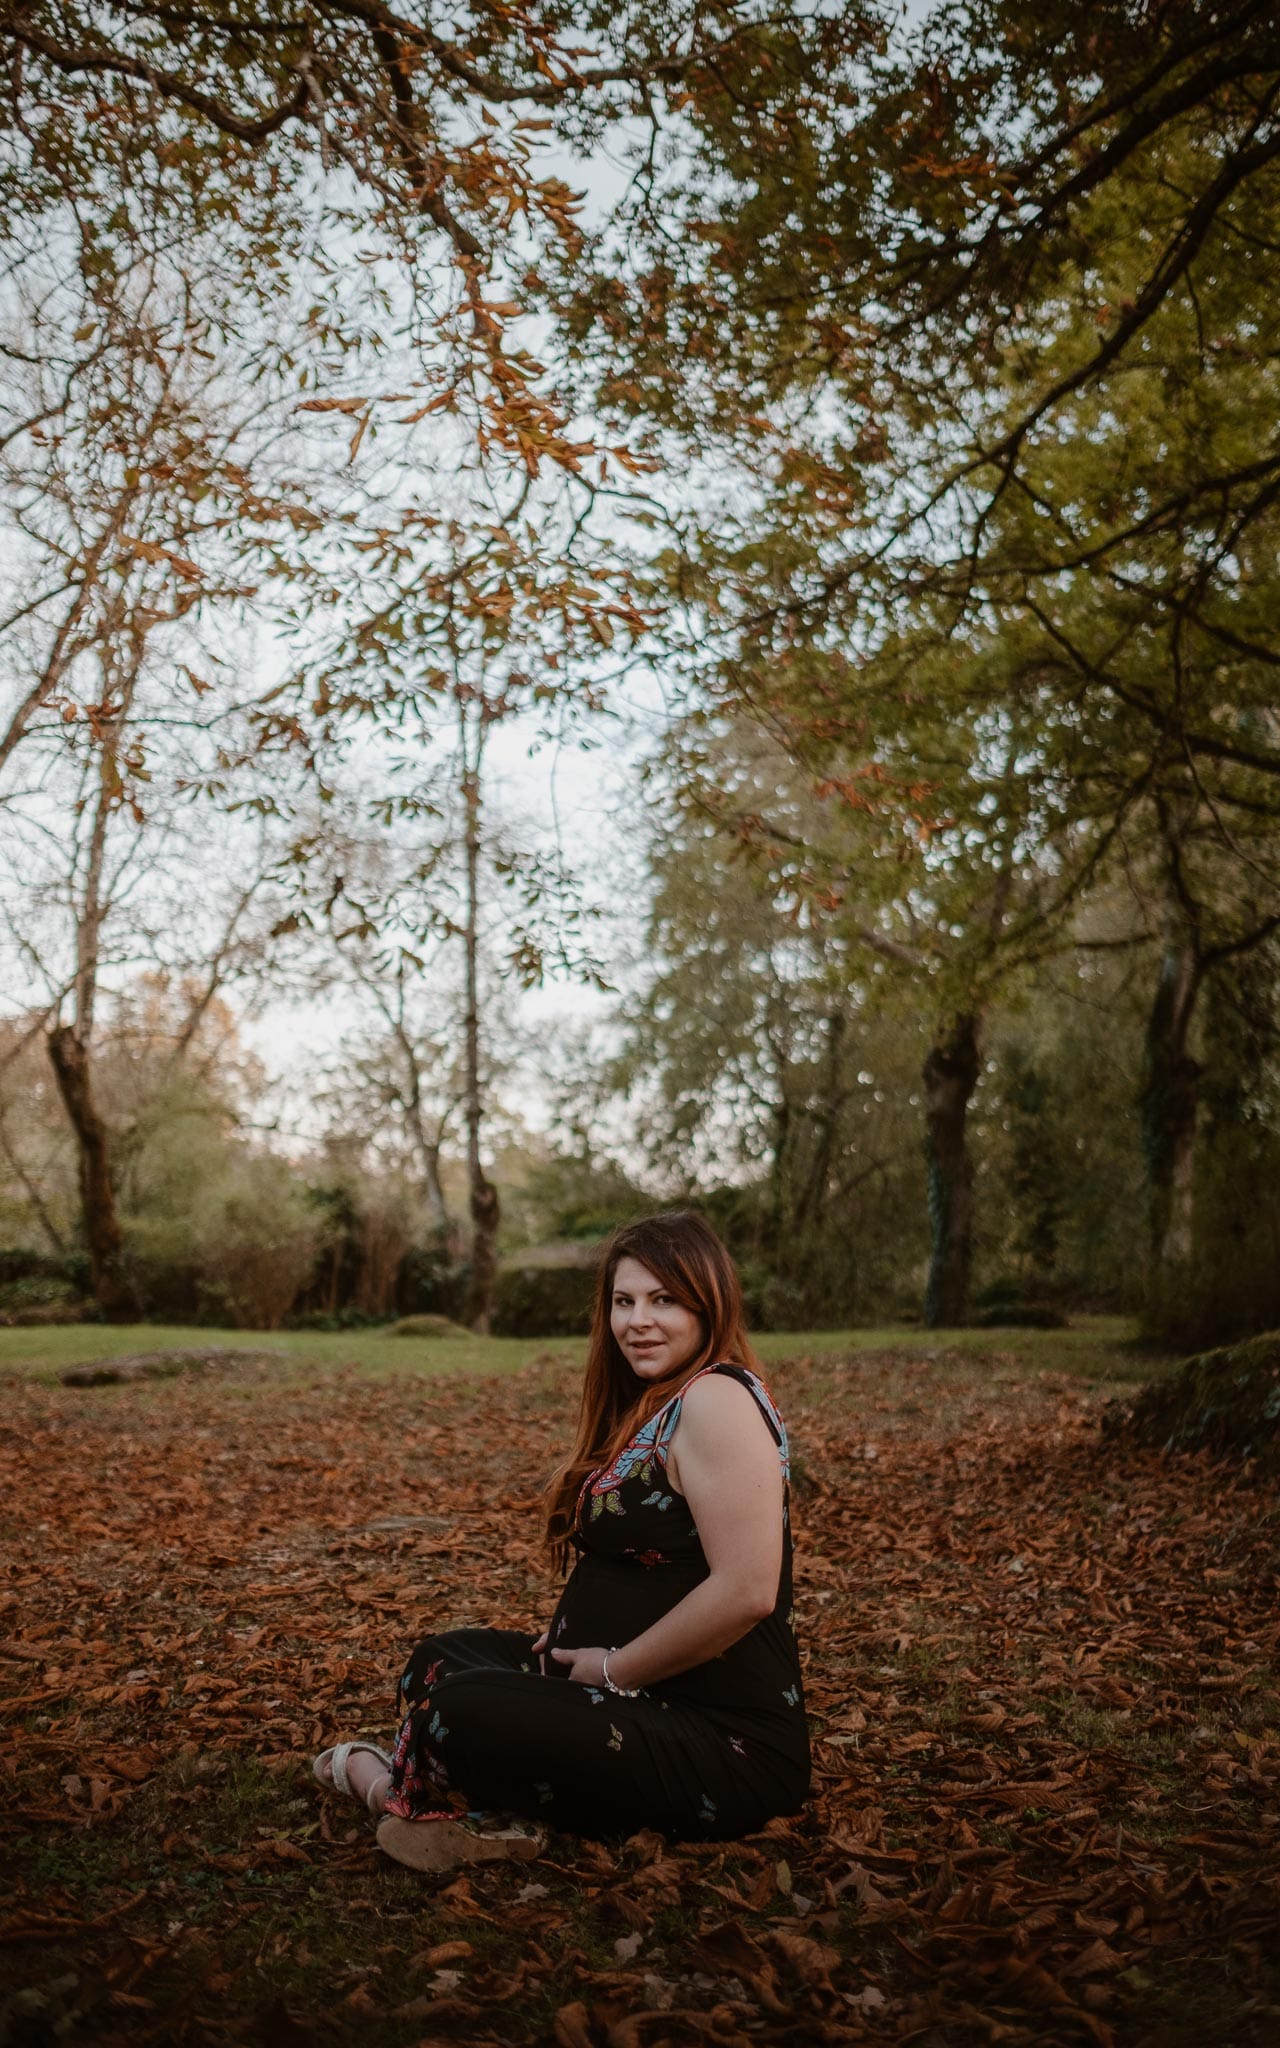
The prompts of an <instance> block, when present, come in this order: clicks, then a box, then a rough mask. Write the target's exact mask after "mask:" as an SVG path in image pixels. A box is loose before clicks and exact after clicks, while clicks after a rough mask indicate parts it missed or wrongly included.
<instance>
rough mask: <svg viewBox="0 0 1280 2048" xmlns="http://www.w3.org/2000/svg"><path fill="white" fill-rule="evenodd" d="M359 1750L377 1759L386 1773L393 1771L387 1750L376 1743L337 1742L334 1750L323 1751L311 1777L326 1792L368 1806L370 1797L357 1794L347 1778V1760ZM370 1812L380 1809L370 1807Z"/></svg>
mask: <svg viewBox="0 0 1280 2048" xmlns="http://www.w3.org/2000/svg"><path fill="white" fill-rule="evenodd" d="M357 1750H361V1751H363V1753H364V1755H365V1756H373V1757H376V1758H377V1759H378V1762H379V1763H380V1764H381V1765H382V1768H383V1770H384V1771H389V1770H390V1769H391V1758H390V1757H389V1756H388V1755H387V1752H386V1750H385V1749H379V1748H378V1745H377V1743H376V1742H335V1744H334V1746H333V1748H332V1749H322V1750H321V1752H320V1754H319V1756H318V1757H317V1758H316V1760H315V1762H314V1763H313V1764H312V1766H311V1775H312V1777H313V1778H314V1779H315V1781H316V1783H317V1785H323V1786H324V1789H325V1791H326V1792H345V1793H346V1794H347V1796H348V1798H351V1799H358V1800H359V1801H360V1803H361V1805H368V1795H367V1794H365V1793H362V1792H357V1791H356V1789H355V1787H354V1785H352V1784H351V1782H350V1780H349V1779H348V1777H347V1758H348V1757H350V1756H354V1755H355V1753H356V1751H357ZM326 1764H327V1765H328V1771H327V1772H326V1770H325V1766H326ZM369 1789H370V1791H372V1790H373V1787H372V1786H370V1788H369ZM369 1811H370V1813H373V1812H375V1811H380V1809H377V1808H374V1807H373V1806H369Z"/></svg>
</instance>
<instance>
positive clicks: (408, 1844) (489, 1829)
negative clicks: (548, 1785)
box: [378, 1813, 547, 1872]
mask: <svg viewBox="0 0 1280 2048" xmlns="http://www.w3.org/2000/svg"><path fill="white" fill-rule="evenodd" d="M546 1840H547V1838H546V1836H545V1834H543V1833H542V1831H541V1829H539V1828H535V1827H530V1826H526V1825H525V1824H524V1823H523V1822H521V1821H486V1820H479V1819H476V1820H472V1819H470V1818H464V1817H463V1816H462V1815H461V1814H457V1815H454V1814H449V1815H437V1816H433V1817H432V1818H431V1819H428V1820H404V1819H402V1818H401V1817H400V1815H399V1814H395V1813H388V1814H386V1815H384V1817H383V1818H382V1820H380V1821H379V1823H378V1847H379V1848H380V1849H381V1850H382V1851H383V1853H384V1854H385V1855H387V1856H391V1857H394V1859H395V1861H396V1862H397V1863H403V1864H405V1865H407V1867H408V1868H409V1869H410V1870H431V1871H439V1872H444V1871H447V1870H457V1869H458V1868H459V1866H460V1865H461V1864H464V1863H501V1862H514V1863H528V1862H529V1861H530V1860H531V1858H533V1857H534V1856H537V1855H539V1854H540V1852H541V1851H542V1850H543V1849H544V1848H545V1847H546Z"/></svg>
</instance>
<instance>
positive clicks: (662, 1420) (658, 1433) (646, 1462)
mask: <svg viewBox="0 0 1280 2048" xmlns="http://www.w3.org/2000/svg"><path fill="white" fill-rule="evenodd" d="M716 1370H717V1368H716V1367H715V1366H714V1365H705V1366H703V1368H702V1371H701V1372H696V1373H694V1375H693V1379H690V1380H686V1381H685V1384H684V1385H683V1386H682V1387H681V1389H680V1391H679V1393H677V1394H673V1395H672V1396H671V1399H670V1400H669V1401H668V1402H667V1403H666V1404H665V1406H663V1407H661V1408H659V1410H658V1412H657V1414H656V1415H651V1416H650V1417H649V1420H648V1421H647V1422H645V1423H642V1424H641V1426H640V1428H639V1429H638V1430H637V1431H636V1433H635V1435H634V1436H633V1437H632V1438H631V1441H630V1442H629V1443H625V1444H624V1445H623V1446H622V1449H621V1450H620V1451H619V1452H618V1453H617V1455H616V1457H614V1458H613V1459H612V1460H611V1462H610V1463H609V1464H608V1465H601V1466H599V1467H598V1468H597V1470H596V1471H594V1472H589V1473H588V1474H587V1476H586V1478H585V1479H584V1480H583V1482H582V1491H581V1493H580V1494H579V1496H578V1515H579V1517H580V1516H581V1514H582V1511H583V1507H584V1505H585V1503H586V1501H587V1500H588V1498H589V1499H590V1502H591V1506H590V1508H589V1509H588V1511H587V1512H588V1514H589V1516H590V1519H591V1520H592V1521H594V1520H595V1518H596V1516H597V1515H602V1514H610V1515H623V1514H625V1513H626V1509H625V1508H624V1507H623V1505H622V1501H621V1499H620V1497H619V1495H620V1490H621V1488H622V1487H623V1486H624V1485H625V1483H626V1481H627V1480H628V1479H639V1480H641V1481H642V1482H643V1484H644V1485H646V1486H649V1487H652V1486H653V1483H654V1468H655V1466H657V1465H660V1466H661V1469H662V1471H663V1473H664V1474H665V1471H666V1464H667V1449H668V1446H669V1445H670V1442H671V1439H672V1437H673V1436H674V1435H675V1432H676V1424H677V1423H678V1422H679V1420H680V1409H681V1405H682V1403H683V1401H684V1397H685V1395H686V1394H687V1393H688V1391H689V1389H690V1387H691V1386H692V1385H693V1383H694V1380H700V1379H701V1378H702V1377H703V1375H704V1374H705V1373H709V1372H715V1371H716ZM742 1370H743V1371H744V1372H746V1371H747V1369H746V1367H745V1366H744V1367H743V1368H742ZM747 1378H748V1379H749V1380H750V1381H751V1384H752V1388H753V1390H754V1392H755V1393H756V1396H757V1398H758V1399H759V1401H760V1405H761V1407H762V1408H763V1409H764V1411H765V1413H766V1414H767V1416H768V1417H769V1419H770V1421H771V1422H772V1424H773V1426H774V1429H775V1430H776V1431H777V1436H778V1456H779V1458H780V1459H781V1460H782V1476H783V1479H784V1481H789V1480H790V1478H791V1457H790V1451H789V1448H788V1444H787V1430H786V1424H785V1423H784V1422H783V1420H782V1417H781V1416H780V1415H779V1413H778V1409H777V1405H776V1403H775V1401H774V1399H773V1396H772V1394H771V1393H770V1392H769V1389H768V1387H766V1385H765V1383H764V1381H763V1380H762V1379H761V1378H760V1375H759V1374H758V1373H754V1372H747ZM673 1498H674V1496H673V1495H672V1494H669V1493H663V1492H662V1491H661V1489H658V1490H657V1491H653V1492H650V1494H649V1496H648V1498H647V1499H646V1500H645V1501H643V1502H642V1503H641V1505H642V1506H644V1507H647V1508H648V1507H655V1508H658V1509H659V1510H665V1509H666V1508H669V1507H670V1505H671V1503H672V1500H673ZM783 1511H784V1514H785V1504H784V1510H783Z"/></svg>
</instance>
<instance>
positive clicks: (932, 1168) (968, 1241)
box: [922, 1011, 981, 1329]
mask: <svg viewBox="0 0 1280 2048" xmlns="http://www.w3.org/2000/svg"><path fill="white" fill-rule="evenodd" d="M980 1070H981V1057H980V1054H979V1050H978V1018H977V1016H976V1015H975V1014H974V1013H973V1012H972V1011H961V1012H960V1013H959V1014H958V1015H956V1016H953V1017H949V1018H947V1019H945V1020H944V1022H943V1023H942V1025H941V1026H940V1028H939V1030H938V1032H937V1034H936V1036H935V1037H934V1040H933V1043H932V1045H931V1046H930V1047H929V1050H928V1053H927V1054H926V1055H925V1061H924V1066H923V1069H922V1073H923V1078H924V1100H925V1160H926V1164H927V1166H928V1173H929V1229H930V1235H931V1240H932V1250H931V1255H930V1260H929V1280H928V1285H927V1287H926V1289H925V1297H924V1319H925V1321H926V1323H927V1324H928V1325H929V1327H930V1328H931V1329H938V1328H943V1327H945V1328H955V1327H956V1326H957V1325H958V1324H960V1323H963V1322H964V1320H965V1317H966V1315H967V1314H968V1309H969V1277H970V1272H971V1269H972V1266H973V1161H972V1159H971V1158H970V1156H969V1145H968V1137H967V1131H966V1123H967V1118H968V1113H969V1102H970V1099H971V1097H972V1095H973V1091H974V1089H975V1088H976V1087H977V1085H978V1074H979V1072H980Z"/></svg>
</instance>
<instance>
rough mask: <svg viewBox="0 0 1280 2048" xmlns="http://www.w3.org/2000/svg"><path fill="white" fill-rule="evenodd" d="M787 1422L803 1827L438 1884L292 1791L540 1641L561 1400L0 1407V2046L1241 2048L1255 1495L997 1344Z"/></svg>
mask: <svg viewBox="0 0 1280 2048" xmlns="http://www.w3.org/2000/svg"><path fill="white" fill-rule="evenodd" d="M1002 1347H1003V1348H1002ZM1040 1355H1041V1356H1042V1355H1043V1354H1040ZM771 1378H772V1381H773V1384H774V1388H775V1391H776V1392H777V1393H778V1395H779V1398H780V1400H781V1401H782V1404H783V1406H784V1408H785V1410H786V1412H787V1414H788V1418H789V1420H790V1423H791V1425H792V1431H793V1436H794V1439H795V1447H796V1450H797V1453H798V1467H799V1484H798V1499H797V1520H798V1560H797V1563H798V1583H799V1600H798V1605H799V1614H800V1628H801V1632H802V1636H803V1640H804V1643H805V1645H806V1647H807V1652H808V1686H809V1703H810V1708H811V1711H812V1716H813V1725H814V1732H815V1738H816V1739H815V1758H816V1765H817V1774H816V1782H815V1792H816V1796H815V1798H814V1801H813V1804H812V1806H811V1807H810V1808H809V1809H808V1810H807V1811H806V1812H805V1813H804V1814H803V1815H802V1816H801V1817H800V1818H798V1819H797V1820H795V1821H794V1822H788V1823H785V1824H783V1823H775V1824H774V1825H773V1826H772V1827H771V1828H770V1829H769V1830H768V1831H767V1832H766V1834H765V1835H763V1836H760V1837H757V1838H755V1839H754V1840H752V1841H749V1842H746V1843H742V1844H734V1845H729V1846H717V1847H714V1848H707V1847H699V1848H696V1849H688V1848H678V1849H673V1848H670V1847H667V1846H664V1845H663V1844H662V1843H661V1842H660V1841H659V1840H658V1839H656V1838H647V1837H637V1838H635V1839H633V1840H632V1841H630V1842H628V1843H626V1844H623V1845H621V1846H617V1845H607V1846H606V1845H599V1844H590V1843H582V1842H577V1841H574V1840H570V1839H568V1838H565V1837H556V1838H553V1840H552V1843H551V1845H550V1849H549V1852H548V1854H547V1856H546V1857H545V1858H544V1859H543V1860H541V1861H539V1862H537V1863H534V1864H526V1865H512V1866H507V1867H497V1868H490V1869H487V1870H483V1871H480V1872H477V1873H474V1874H471V1875H470V1876H466V1877H463V1878H460V1879H458V1880H455V1881H453V1882H445V1883H443V1884H442V1883H441V1882H439V1881H435V1882H433V1881H431V1880H428V1879H422V1878H419V1877H417V1876H415V1875H414V1874H413V1873H411V1872H409V1871H406V1870H403V1869H402V1868H400V1867H399V1866H398V1865H395V1864H392V1863H389V1862H387V1861H386V1859H384V1858H382V1857H381V1856H380V1855H379V1854H378V1853H377V1851H376V1849H375V1848H374V1845H373V1841H372V1837H371V1834H370V1832H369V1829H368V1827H367V1825H366V1824H365V1823H364V1821H363V1820H362V1819H361V1818H360V1817H359V1815H358V1813H357V1809H356V1808H355V1807H354V1805H351V1804H346V1803H343V1802H340V1801H336V1800H334V1799H332V1798H328V1799H326V1798H322V1797H321V1796H320V1795H319V1794H318V1793H317V1792H316V1791H315V1789H314V1788H313V1786H312V1784H311V1781H310V1759H311V1756H312V1754H313V1752H314V1751H315V1750H316V1749H317V1748H319V1747H320V1746H321V1745H322V1744H324V1743H326V1742H328V1741H330V1740H333V1739H334V1738H335V1737H337V1736H339V1735H343V1734H351V1733H354V1732H356V1731H357V1730H362V1731H365V1732H370V1733H381V1734H385V1733H386V1732H388V1723H389V1715H390V1711H391V1699H392V1680H393V1677H394V1674H395V1673H396V1671H397V1669H398V1668H399V1663H400V1656H401V1652H402V1650H403V1648H404V1647H405V1645H406V1644H407V1643H408V1642H410V1641H411V1640H412V1639H414V1638H416V1636H417V1635H418V1634H420V1633H421V1632H423V1631H425V1629H426V1628H428V1627H431V1626H440V1625H445V1624H464V1623H469V1622H470V1623H476V1622H485V1621H492V1622H497V1623H506V1624H525V1623H528V1624H529V1625H530V1626H535V1625H537V1624H539V1623H540V1621H541V1620H542V1619H543V1618H544V1617H545V1616H546V1615H547V1613H548V1612H549V1611H550V1608H551V1605H552V1604H553V1600H554V1587H553V1585H552V1583H551V1582H550V1580H549V1579H548V1577H547V1575H546V1573H545V1570H544V1568H543V1565H542V1562H541V1558H540V1555H539V1551H538V1546H537V1529H536V1519H535V1514H534V1510H533V1500H534V1495H535V1492H536V1488H537V1485H538V1483H539V1482H540V1479H541V1477H542V1475H543V1474H544V1473H545V1471H546V1470H547V1467H548V1464H549V1462H550V1461H551V1459H552V1457H553V1455H554V1453H555V1450H556V1448H557V1446H558V1445H559V1444H560V1443H561V1442H562V1441H563V1438H564V1435H565V1431H566V1428H567V1426H568V1419H569V1415H570V1410H571V1404H572V1399H573V1375H572V1373H571V1372H570V1371H569V1370H568V1369H567V1367H566V1366H565V1365H564V1364H562V1363H560V1362H557V1361H556V1360H554V1359H544V1360H543V1361H542V1362H540V1363H538V1364H535V1365H533V1366H531V1367H529V1368H528V1369H526V1370H525V1371H523V1372H520V1373H517V1374H515V1375H514V1376H512V1377H508V1378H503V1379H494V1378H480V1377H475V1376H470V1377H464V1376H462V1375H459V1376H456V1377H449V1378H446V1379H443V1380H439V1379H437V1380H423V1379H420V1378H415V1377H408V1376H406V1377H401V1378H391V1379H380V1380H378V1381H376V1382H369V1381H360V1380H356V1379H353V1378H350V1377H348V1378H343V1377H341V1376H340V1375H335V1374H333V1373H332V1372H330V1373H328V1374H324V1375H319V1376H317V1375H316V1374H315V1373H313V1374H312V1376H311V1379H310V1381H309V1382H308V1381H306V1380H298V1379H296V1378H294V1379H281V1377H280V1376H279V1374H278V1372H276V1371H275V1370H274V1369H273V1368H271V1367H263V1366H261V1365H259V1366H249V1365H246V1366H243V1367H239V1368H236V1369H235V1370H234V1371H233V1373H232V1374H231V1375H230V1376H228V1377H226V1378H222V1379H218V1380H215V1381H209V1380H200V1381H190V1382H187V1381H182V1380H178V1381H172V1382H168V1383H164V1384H162V1385H150V1386H148V1385H143V1386H125V1387H112V1388H102V1389H92V1390H81V1389H77V1390H74V1391H73V1390H71V1389H66V1388H62V1387H58V1386H48V1385H39V1384H34V1383H31V1382H30V1381H27V1382H19V1381H16V1380H15V1381H11V1382H10V1383H9V1384H8V1386H7V1387H6V1388H5V1394H4V1407H3V1410H0V1414H2V1415H3V1427H2V1428H0V1503H2V1505H0V1522H2V1523H3V1530H2V1534H3V1541H4V1565H3V1578H2V1580H0V1624H2V1626H3V1646H2V1656H3V1661H2V1662H0V1683H2V1684H3V1690H4V1691H5V1692H6V1693H7V1695H8V1700H7V1708H6V1714H7V1726H6V1731H5V1734H4V1736H3V1747H2V1749H0V1789H2V1790H3V1796H4V1807H5V1818H4V1829H5V1835H4V1843H3V1877H2V1881H3V1884H4V1888H5V1891H6V1893H7V1894H8V1901H9V1903H8V1911H7V1914H6V1921H5V1927H4V1933H3V1944H4V1945H3V1947H0V2014H3V2018H0V2040H4V2041H6V2042H8V2043H12V2044H22V2048H32V2044H37V2043H45V2042H50V2043H51V2042H53V2041H58V2040H70V2041H74V2042H79V2041H95V2042H97V2041H101V2042H104V2043H112V2042H117V2041H118V2042H121V2043H131V2044H132V2043H144V2042H163V2043H168V2042H175V2043H181V2044H187V2043H189V2044H191V2048H202V2044H205V2043H209V2044H219V2043H241V2042H250V2043H254V2042H262V2043H264V2044H266V2043H272V2044H275V2043H283V2044H289V2043H293V2044H299V2048H301V2044H305V2043H308V2042H315V2043H317V2044H320V2048H324V2044H329V2043H334V2042H345V2041H351V2042H359V2043H362V2044H363V2043H369V2044H374V2048H377V2044H383V2043H385V2044H389V2048H390V2044H395V2048H401V2044H403V2048H409V2044H417V2043H434V2042H446V2041H464V2042H465V2041H476V2042H504V2043H505V2042H517V2043H523V2042H530V2043H532V2042H542V2041H547V2042H556V2043H559V2044H561V2048H660V2044H662V2043H670V2044H672V2048H684V2044H686V2043H707V2044H709V2048H733V2044H735V2043H736V2044H743V2043H748V2042H762V2043H763V2042H769V2043H773V2042H788V2043H796V2044H803V2043H809V2042H844V2041H866V2042H871V2043H889V2042H895V2043H897V2042H906V2041H911V2042H919V2043H924V2044H934V2048H951V2044H960V2043H968V2042H975V2043H980V2042H986V2041H993V2042H1004V2043H1009V2044H1013V2048H1017V2044H1021V2043H1026V2044H1032V2043H1036V2044H1038V2043H1046V2042H1047V2043H1058V2042H1062V2043H1071V2044H1075V2043H1082V2044H1090V2043H1096V2044H1099V2048H1107V2044H1110V2043H1115V2044H1117V2048H1119V2044H1135V2048H1136V2044H1150V2048H1163V2044H1169V2048H1182V2044H1186V2048H1192V2044H1194V2048H1203V2044H1207V2043H1212V2044H1215V2048H1217V2044H1254V2043H1256V2044H1264V2043H1265V2044H1273V2043H1274V2042H1275V2041H1276V2039H1277V2037H1278V2036H1280V1940H1278V1939H1277V1927H1278V1926H1280V1811H1278V1807H1277V1800H1276V1790H1277V1776H1278V1773H1280V1696H1278V1694H1277V1686H1276V1666H1275V1649H1276V1638H1277V1604H1276V1589H1277V1551H1276V1538H1277V1532H1278V1530H1280V1507H1278V1502H1280V1494H1278V1492H1277V1488H1276V1486H1275V1484H1274V1482H1262V1481H1259V1480H1258V1479H1257V1478H1256V1477H1255V1476H1253V1475H1251V1474H1250V1473H1249V1472H1248V1471H1245V1472H1243V1473H1241V1472H1239V1471H1237V1470H1233V1469H1229V1468H1226V1467H1223V1466H1215V1465H1213V1464H1211V1463H1209V1462H1207V1461H1206V1460H1204V1459H1184V1460H1177V1461H1165V1460H1163V1459H1162V1458H1161V1456H1159V1455H1158V1454H1155V1453H1147V1452H1134V1451H1132V1450H1126V1449H1123V1448H1114V1447H1111V1446H1108V1447H1106V1448H1105V1449H1104V1447H1103V1446H1102V1443H1101V1438H1100V1431H1099V1426H1098V1415H1099V1396H1098V1394H1097V1392H1096V1391H1094V1390H1093V1389H1091V1388H1089V1387H1087V1386H1086V1385H1084V1384H1082V1383H1081V1381H1080V1380H1078V1379H1076V1378H1073V1377H1071V1376H1068V1375H1066V1374H1058V1375H1054V1374H1052V1373H1049V1374H1046V1373H1044V1372H1043V1371H1039V1372H1034V1373H1033V1372H1031V1371H1029V1370H1028V1369H1027V1368H1026V1366H1025V1364H1024V1363H1023V1362H1021V1361H1020V1357H1019V1354H1018V1348H1017V1343H1016V1340H1014V1339H1012V1338H1009V1337H1005V1338H1000V1337H996V1336H994V1335H993V1337H992V1339H991V1343H990V1347H989V1350H988V1351H987V1353H986V1354H985V1355H984V1354H983V1353H981V1352H976V1351H972V1350H967V1351H966V1353H965V1354H964V1355H961V1354H959V1353H947V1352H941V1353H940V1352H937V1351H927V1350H910V1349H902V1350H899V1351H896V1352H894V1351H883V1350H882V1351H878V1352H874V1353H862V1354H860V1355H858V1356H856V1357H850V1358H843V1359H842V1358H837V1357H818V1358H814V1359H807V1358H802V1359H796V1360H793V1361H790V1362H788V1363H785V1364H781V1365H778V1366H776V1367H773V1368H772V1369H771Z"/></svg>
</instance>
